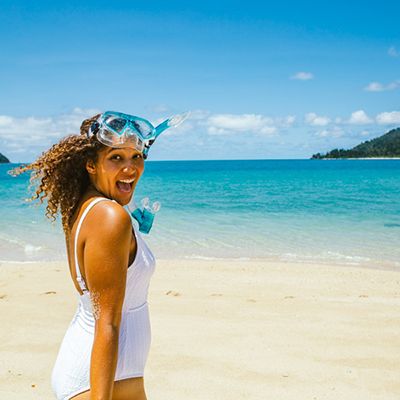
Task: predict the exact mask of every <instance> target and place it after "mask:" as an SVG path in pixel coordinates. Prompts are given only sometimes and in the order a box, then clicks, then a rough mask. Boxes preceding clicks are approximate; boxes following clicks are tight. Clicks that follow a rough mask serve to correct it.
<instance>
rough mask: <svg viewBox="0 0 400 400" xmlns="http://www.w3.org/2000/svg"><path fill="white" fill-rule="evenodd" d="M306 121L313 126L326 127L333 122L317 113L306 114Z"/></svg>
mask: <svg viewBox="0 0 400 400" xmlns="http://www.w3.org/2000/svg"><path fill="white" fill-rule="evenodd" d="M305 121H306V123H307V124H309V125H312V126H326V125H328V124H329V123H330V122H331V120H330V118H328V117H325V116H321V115H317V114H315V113H308V114H306V116H305Z"/></svg>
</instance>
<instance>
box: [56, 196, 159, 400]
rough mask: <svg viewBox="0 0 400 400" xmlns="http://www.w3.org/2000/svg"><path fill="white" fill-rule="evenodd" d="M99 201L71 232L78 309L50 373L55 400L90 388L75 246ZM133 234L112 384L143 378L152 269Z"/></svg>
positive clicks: (89, 321) (86, 319)
mask: <svg viewBox="0 0 400 400" xmlns="http://www.w3.org/2000/svg"><path fill="white" fill-rule="evenodd" d="M103 200H109V199H106V198H104V197H97V198H96V199H95V200H93V201H92V202H91V203H90V204H89V205H88V206H87V207H86V209H85V210H84V212H83V214H82V217H81V219H80V221H79V223H78V226H77V229H76V233H75V245H74V255H75V269H76V276H77V281H78V283H79V286H80V287H81V289H82V292H83V294H82V295H79V305H78V309H77V311H76V313H75V315H74V317H73V319H72V321H71V323H70V325H69V327H68V330H67V332H66V334H65V336H64V339H63V341H62V343H61V347H60V350H59V353H58V356H57V360H56V363H55V365H54V368H53V372H52V377H51V384H52V387H53V391H54V393H55V394H56V398H57V399H58V400H69V399H70V398H71V397H74V396H76V395H77V394H79V393H82V392H85V391H86V390H89V389H90V357H91V353H92V345H93V338H94V326H95V319H94V317H93V312H92V306H91V300H90V295H89V292H88V290H87V288H86V285H85V282H84V280H83V279H82V276H81V273H80V269H79V264H78V256H77V243H78V235H79V230H80V228H81V225H82V221H83V220H84V218H85V217H86V215H87V213H88V212H89V210H90V209H91V208H92V207H93V206H94V205H95V204H97V203H98V202H99V201H103ZM133 231H134V233H135V237H136V243H137V250H136V256H135V260H134V261H133V263H132V264H131V265H130V266H129V267H128V271H127V278H126V291H125V298H124V303H123V306H122V318H121V324H120V331H119V345H118V363H117V369H116V372H115V379H114V380H116V381H118V380H122V379H127V378H133V377H139V376H143V373H144V367H145V364H146V360H147V355H148V352H149V348H150V341H151V329H150V320H149V310H148V305H147V294H148V288H149V284H150V278H151V276H152V275H153V272H154V269H155V258H154V256H153V254H152V252H151V251H150V249H149V248H148V246H147V245H146V243H145V242H144V240H143V238H142V237H141V235H140V233H139V232H137V231H136V229H135V228H133Z"/></svg>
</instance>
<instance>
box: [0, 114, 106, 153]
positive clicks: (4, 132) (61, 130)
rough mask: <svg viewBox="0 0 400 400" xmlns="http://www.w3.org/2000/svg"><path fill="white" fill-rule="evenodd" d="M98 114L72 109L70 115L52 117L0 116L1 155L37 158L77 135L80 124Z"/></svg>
mask: <svg viewBox="0 0 400 400" xmlns="http://www.w3.org/2000/svg"><path fill="white" fill-rule="evenodd" d="M98 112H99V111H98V110H93V109H87V110H84V109H81V108H74V109H73V110H72V112H71V113H69V114H63V115H59V116H53V117H34V116H29V117H12V116H8V115H0V144H1V148H2V152H3V153H4V154H5V155H7V154H8V153H9V154H11V155H12V154H13V153H15V154H18V153H23V152H26V153H27V154H28V153H29V154H36V155H37V154H38V153H39V152H40V151H43V150H44V149H45V148H48V147H49V145H51V144H52V143H54V142H56V141H57V140H58V139H60V138H61V137H63V136H66V135H68V134H72V133H79V127H80V125H81V123H82V120H84V119H85V118H88V117H90V116H92V115H95V114H97V113H98ZM21 149H22V150H21Z"/></svg>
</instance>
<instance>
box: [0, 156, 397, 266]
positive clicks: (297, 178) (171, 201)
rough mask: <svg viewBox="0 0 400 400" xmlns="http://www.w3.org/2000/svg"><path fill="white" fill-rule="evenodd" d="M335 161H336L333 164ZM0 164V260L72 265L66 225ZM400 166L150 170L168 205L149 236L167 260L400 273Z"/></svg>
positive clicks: (158, 195)
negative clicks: (354, 267) (232, 261)
mask: <svg viewBox="0 0 400 400" xmlns="http://www.w3.org/2000/svg"><path fill="white" fill-rule="evenodd" d="M326 161H332V162H326ZM16 165H18V164H1V165H0V205H1V216H0V260H1V261H48V260H66V253H65V244H64V237H63V233H62V228H61V224H60V222H59V221H57V222H56V223H51V222H50V221H49V220H48V219H46V217H45V216H44V206H35V205H33V204H32V203H29V202H26V201H25V198H27V197H29V192H28V190H27V187H28V183H29V175H27V174H25V175H22V176H18V177H12V176H10V175H9V174H7V171H8V170H10V169H11V168H13V167H14V166H16ZM399 172H400V160H396V159H376V160H350V159H348V160H309V159H307V160H304V159H294V160H293V159H292V160H284V159H280V160H278V159H276V160H275V159H274V160H186V161H183V160H182V161H148V162H146V164H145V172H144V175H143V176H142V178H141V180H140V181H139V183H138V186H137V188H136V191H135V200H136V203H137V204H139V203H140V200H141V199H142V198H143V197H146V196H148V197H149V198H150V200H151V201H152V202H153V201H156V200H157V201H160V203H161V210H160V211H159V213H158V214H157V215H156V218H155V222H154V226H153V229H152V231H151V233H150V234H149V235H143V236H144V238H145V240H146V241H147V243H148V244H149V246H150V247H151V249H152V251H153V252H154V254H155V255H156V257H158V258H170V259H171V258H183V259H219V258H232V259H253V258H262V259H266V260H278V261H290V262H310V263H326V264H339V265H360V266H368V267H373V268H388V269H399V268H400V258H399V256H400V252H399V250H398V243H399V239H400V214H399V211H400V206H399V203H398V194H399V193H400V174H399Z"/></svg>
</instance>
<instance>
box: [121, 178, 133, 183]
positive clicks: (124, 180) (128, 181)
mask: <svg viewBox="0 0 400 400" xmlns="http://www.w3.org/2000/svg"><path fill="white" fill-rule="evenodd" d="M119 181H120V182H124V183H132V182H135V178H133V179H120V180H119Z"/></svg>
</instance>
